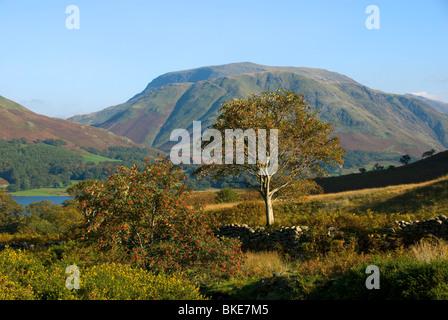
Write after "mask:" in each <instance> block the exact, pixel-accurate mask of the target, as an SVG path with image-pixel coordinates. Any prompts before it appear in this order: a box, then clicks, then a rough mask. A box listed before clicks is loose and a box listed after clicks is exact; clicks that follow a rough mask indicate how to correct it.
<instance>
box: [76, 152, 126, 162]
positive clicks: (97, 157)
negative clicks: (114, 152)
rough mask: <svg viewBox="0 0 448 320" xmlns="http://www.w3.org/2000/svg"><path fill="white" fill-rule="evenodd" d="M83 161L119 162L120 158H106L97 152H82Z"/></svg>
mask: <svg viewBox="0 0 448 320" xmlns="http://www.w3.org/2000/svg"><path fill="white" fill-rule="evenodd" d="M82 157H83V159H84V161H85V162H93V163H95V164H98V163H101V162H120V161H121V160H117V159H110V158H106V157H103V156H100V155H97V154H83V155H82Z"/></svg>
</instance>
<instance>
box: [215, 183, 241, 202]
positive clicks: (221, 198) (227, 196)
mask: <svg viewBox="0 0 448 320" xmlns="http://www.w3.org/2000/svg"><path fill="white" fill-rule="evenodd" d="M239 200H240V195H239V194H238V192H236V191H235V190H233V189H232V188H229V187H226V188H222V189H221V190H219V192H218V193H217V194H216V198H215V201H216V203H231V202H237V201H239Z"/></svg>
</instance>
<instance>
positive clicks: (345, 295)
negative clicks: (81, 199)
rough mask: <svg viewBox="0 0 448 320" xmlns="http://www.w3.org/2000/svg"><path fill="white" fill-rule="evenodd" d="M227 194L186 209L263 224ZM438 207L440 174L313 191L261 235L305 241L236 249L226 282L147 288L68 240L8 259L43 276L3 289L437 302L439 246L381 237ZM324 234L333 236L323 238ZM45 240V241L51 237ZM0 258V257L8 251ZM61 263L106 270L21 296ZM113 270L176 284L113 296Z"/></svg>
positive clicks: (445, 180) (443, 200)
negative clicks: (304, 230)
mask: <svg viewBox="0 0 448 320" xmlns="http://www.w3.org/2000/svg"><path fill="white" fill-rule="evenodd" d="M235 191H236V192H237V193H238V194H239V201H236V202H230V203H216V201H215V198H216V195H217V192H218V191H217V190H209V191H200V192H194V193H193V195H192V199H191V200H190V203H189V205H191V206H194V205H195V204H197V203H202V204H205V208H204V214H205V215H207V216H214V217H215V218H216V219H217V221H218V223H219V224H220V225H222V224H228V223H239V224H247V225H249V226H263V225H264V223H265V217H264V204H263V201H262V200H261V198H260V197H259V196H258V195H257V193H256V192H253V191H247V190H235ZM446 208H448V176H443V177H441V178H438V179H434V180H431V181H426V182H422V183H414V184H403V185H396V186H389V187H383V188H371V189H362V190H353V191H346V192H339V193H329V194H318V195H311V196H309V197H307V198H306V199H296V200H294V201H284V202H276V203H275V205H274V211H275V219H276V223H275V225H274V226H272V227H271V228H272V229H276V228H279V227H281V226H293V225H298V226H303V225H306V226H308V227H309V234H308V241H307V242H306V243H304V244H303V245H302V246H301V248H300V250H298V251H290V250H285V249H282V248H280V247H279V248H277V249H274V250H272V249H269V250H267V249H263V248H260V249H259V250H246V251H244V252H243V254H244V256H243V268H242V270H244V274H235V275H232V276H219V275H217V274H216V273H213V272H210V270H209V269H208V267H207V266H206V265H203V266H197V267H194V268H188V269H186V270H183V276H182V277H183V280H173V279H174V278H171V277H170V276H167V277H166V278H163V279H162V278H161V279H159V280H157V281H158V282H157V281H156V280H154V277H155V275H153V274H152V273H150V272H149V273H148V272H146V271H145V272H144V271H141V270H140V269H138V270H137V269H132V268H133V267H132V266H131V265H129V264H128V263H127V262H125V261H121V262H118V264H116V265H115V264H113V265H112V266H107V267H106V265H105V264H104V261H105V260H104V259H105V258H106V256H104V255H99V254H96V253H94V252H91V251H89V249H88V248H84V249H82V248H78V247H77V246H76V241H75V242H72V241H69V242H68V243H67V244H65V245H60V246H55V247H52V248H50V249H45V250H44V251H40V250H38V251H36V252H35V253H33V251H29V252H27V251H24V252H22V253H21V254H20V255H23V256H14V259H16V260H20V261H22V260H26V261H28V262H27V263H29V264H30V265H32V266H34V267H32V268H37V265H41V264H43V265H45V266H46V267H45V268H44V269H45V270H46V271H45V272H47V274H46V275H43V274H40V275H39V277H37V278H33V277H31V278H30V279H31V280H29V281H28V280H24V279H18V278H17V279H16V278H14V281H13V282H14V283H15V287H13V288H10V292H9V294H10V295H9V297H13V298H14V297H16V296H18V297H19V298H20V297H22V298H30V297H32V298H34V299H36V298H37V299H56V298H61V299H121V298H123V297H125V298H126V297H131V299H135V298H137V297H141V298H143V299H158V298H160V297H162V299H179V297H182V293H181V292H183V291H182V290H184V291H185V290H186V291H185V297H190V298H191V299H245V300H254V299H270V300H271V299H281V300H290V299H293V300H296V299H298V300H314V299H331V300H335V299H336V300H339V299H393V300H396V299H433V300H439V299H443V300H445V299H447V298H448V258H447V257H448V243H447V242H446V241H445V240H443V239H436V238H434V237H429V238H423V239H421V240H420V241H417V242H415V243H412V244H405V243H404V242H402V241H401V240H400V238H399V237H397V238H396V239H393V241H392V242H391V241H390V239H386V238H385V236H384V230H385V229H387V228H390V226H393V225H394V221H396V220H405V221H415V220H425V219H427V218H432V217H436V216H439V215H442V214H447V213H448V211H447V209H446ZM329 228H333V230H335V232H334V233H332V234H331V235H330V233H329V231H328V230H330V229H329ZM46 237H47V238H48V239H53V238H54V237H53V238H52V237H51V235H47V236H46ZM33 239H36V236H34V238H33ZM56 239H59V238H58V237H56ZM5 241H6V242H7V241H13V242H14V241H16V242H18V241H26V236H24V235H16V236H6V235H2V236H0V243H4V242H5ZM3 252H4V253H0V255H2V254H4V255H6V254H8V255H11V254H12V253H10V252H8V251H3ZM1 259H3V258H1V257H0V262H1V261H2V260H1ZM21 259H22V260H21ZM7 261H9V260H7V259H6V257H4V260H3V263H4V266H3V270H6V271H5V272H7V270H10V271H11V270H15V269H14V268H16V267H15V266H14V265H11V263H12V262H11V263H9V262H7ZM11 261H13V260H11ZM21 263H22V264H23V263H24V262H23V261H22V262H21ZM67 263H70V264H72V263H76V265H79V266H80V268H84V269H83V270H85V274H86V277H88V278H89V279H93V274H94V273H93V272H94V270H96V268H99V269H101V268H109V269H107V270H108V273H109V274H104V275H102V276H98V277H97V278H96V279H97V281H99V282H98V284H96V283H95V284H90V285H89V287H88V288H86V289H85V290H84V291H82V290H80V291H77V292H71V293H70V294H69V293H68V292H66V291H64V290H65V289H64V288H63V287H61V288H59V289H55V288H50V287H49V288H47V290H48V292H47V293H45V294H46V295H47V296H45V295H43V296H42V293H37V292H34V291H32V290H31V289H29V288H30V287H32V286H33V285H36V286H37V285H40V284H41V282H40V281H44V280H39V279H47V278H48V279H50V283H53V284H54V285H55V283H57V281H59V280H57V279H58V277H59V276H56V275H55V271H54V270H53V269H51V268H53V267H61V266H64V265H66V264H67ZM114 263H115V262H114ZM371 264H374V265H376V266H378V267H379V268H380V270H381V288H382V290H373V291H372V290H367V289H366V287H365V280H366V272H365V271H366V267H367V266H368V265H371ZM30 268H31V267H30ZM32 268H31V269H32ZM122 268H131V269H129V274H131V275H132V277H135V278H136V279H137V278H140V279H147V280H145V281H148V286H149V287H150V286H151V285H150V283H152V282H154V281H156V283H162V282H163V283H172V284H173V285H175V286H177V287H175V288H174V289H173V290H172V291H170V293H161V294H165V295H164V296H158V295H157V293H156V292H154V291H151V292H150V293H148V292H149V291H147V290H148V289H140V287H138V288H132V289H131V287H129V288H128V287H127V286H123V287H122V288H121V289H120V288H118V287H116V286H117V283H123V285H124V283H126V282H127V281H132V280H130V279H131V278H132V277H131V276H129V277H128V278H126V276H125V275H124V274H123V272H122V271H120V270H122ZM99 269H98V270H99ZM33 270H34V269H33ZM36 270H37V269H36ZM11 272H13V271H11ZM36 272H37V271H36ZM42 272H44V271H42ZM10 274H13V273H10ZM110 274H112V275H113V277H117V278H116V279H118V280H117V281H118V282H117V281H113V280H111V279H110V278H109V276H110ZM16 276H17V277H18V276H19V275H18V274H17V275H16ZM173 277H174V276H173ZM2 279H3V278H2V274H0V284H1V283H2V281H3V282H4V281H6V280H5V279H3V280H2ZM157 279H158V278H157ZM33 281H34V282H33ZM92 281H93V280H92ZM182 281H184V282H182ZM5 283H7V282H5ZM22 285H23V286H25V285H27V287H23V286H22ZM155 285H158V284H155ZM0 288H1V287H0ZM3 288H4V287H3ZM126 288H127V289H126ZM142 288H143V287H142ZM145 288H147V287H145ZM30 290H31V291H30ZM145 290H146V291H145ZM1 292H2V289H0V293H1ZM39 292H40V291H39ZM39 294H40V295H39ZM187 294H188V295H187ZM27 295H28V296H27ZM0 297H1V294H0ZM145 297H146V298H145ZM187 299H189V298H187Z"/></svg>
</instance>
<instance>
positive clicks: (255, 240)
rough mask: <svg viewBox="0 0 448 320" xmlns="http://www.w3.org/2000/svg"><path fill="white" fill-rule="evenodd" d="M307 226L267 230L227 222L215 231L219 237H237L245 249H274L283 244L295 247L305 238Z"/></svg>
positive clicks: (286, 247) (291, 247) (286, 246)
mask: <svg viewBox="0 0 448 320" xmlns="http://www.w3.org/2000/svg"><path fill="white" fill-rule="evenodd" d="M307 230H308V227H307V226H300V227H299V226H293V227H281V228H280V229H276V230H272V231H270V232H268V231H266V229H265V228H263V227H254V228H252V227H249V226H248V225H246V224H242V225H240V224H227V225H223V226H221V227H219V228H218V230H216V231H215V234H216V235H217V236H218V237H222V236H225V237H228V238H237V239H239V240H240V241H241V243H242V248H243V249H272V248H275V247H277V246H281V247H283V248H285V249H294V248H297V247H298V246H300V244H301V243H302V242H303V241H304V240H305V237H306V231H307Z"/></svg>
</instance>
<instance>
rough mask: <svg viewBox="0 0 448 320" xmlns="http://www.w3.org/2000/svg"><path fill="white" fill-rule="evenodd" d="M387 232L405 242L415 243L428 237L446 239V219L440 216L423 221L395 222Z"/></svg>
mask: <svg viewBox="0 0 448 320" xmlns="http://www.w3.org/2000/svg"><path fill="white" fill-rule="evenodd" d="M389 231H390V232H395V233H398V234H400V235H401V236H403V238H404V239H405V240H407V241H415V240H418V239H421V238H423V237H425V236H428V235H433V236H435V237H438V238H442V239H448V217H446V216H445V215H440V216H438V217H436V218H430V219H426V220H423V221H418V220H417V221H404V220H401V221H395V222H394V226H391V228H390V229H389Z"/></svg>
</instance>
